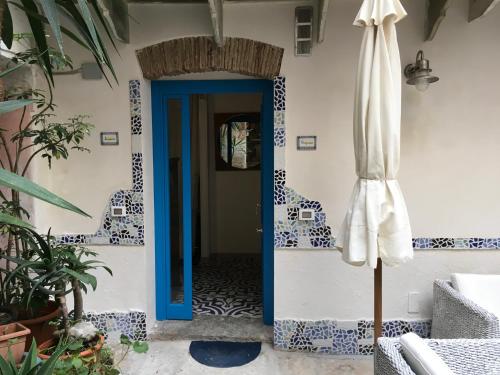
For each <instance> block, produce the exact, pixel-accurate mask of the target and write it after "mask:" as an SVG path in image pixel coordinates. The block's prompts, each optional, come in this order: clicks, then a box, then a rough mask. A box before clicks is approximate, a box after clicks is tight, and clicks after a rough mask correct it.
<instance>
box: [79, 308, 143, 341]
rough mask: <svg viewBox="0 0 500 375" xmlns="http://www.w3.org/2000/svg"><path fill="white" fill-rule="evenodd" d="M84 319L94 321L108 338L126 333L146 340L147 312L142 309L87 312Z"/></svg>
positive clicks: (132, 338)
mask: <svg viewBox="0 0 500 375" xmlns="http://www.w3.org/2000/svg"><path fill="white" fill-rule="evenodd" d="M83 318H84V320H87V321H89V322H92V324H94V326H95V327H96V328H97V329H98V330H100V331H101V332H102V333H103V334H104V336H105V337H106V338H108V336H110V335H113V334H115V335H121V334H123V335H125V336H127V337H128V338H129V339H131V340H142V341H143V340H146V339H147V330H146V313H145V312H142V311H129V312H104V313H93V312H89V313H85V314H84V317H83Z"/></svg>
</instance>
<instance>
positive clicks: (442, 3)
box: [425, 0, 473, 41]
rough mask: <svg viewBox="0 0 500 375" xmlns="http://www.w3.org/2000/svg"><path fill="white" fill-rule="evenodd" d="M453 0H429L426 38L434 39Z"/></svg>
mask: <svg viewBox="0 0 500 375" xmlns="http://www.w3.org/2000/svg"><path fill="white" fill-rule="evenodd" d="M471 1H473V0H471ZM451 3H452V0H427V14H426V17H425V40H427V41H428V40H433V39H434V37H435V36H436V33H437V31H438V29H439V26H440V25H441V22H443V20H444V18H445V17H446V11H447V10H448V8H449V7H450V4H451Z"/></svg>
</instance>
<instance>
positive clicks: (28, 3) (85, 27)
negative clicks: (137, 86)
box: [0, 0, 117, 85]
mask: <svg viewBox="0 0 500 375" xmlns="http://www.w3.org/2000/svg"><path fill="white" fill-rule="evenodd" d="M9 5H10V6H12V7H15V8H18V9H19V10H21V11H22V12H23V13H24V14H25V16H26V17H27V19H28V23H29V27H30V29H31V34H32V37H33V41H34V44H35V46H36V50H37V52H38V55H39V56H40V58H41V61H40V64H39V65H40V67H41V68H42V70H43V71H44V72H45V74H46V75H47V77H48V78H49V84H50V85H54V78H53V65H52V62H51V58H50V52H49V42H48V38H47V30H46V28H47V26H49V27H50V29H51V30H52V35H53V37H54V39H55V42H56V44H57V48H58V50H59V51H60V53H61V54H63V55H64V41H63V35H66V37H68V38H69V39H71V40H72V41H74V42H76V43H77V44H78V45H79V46H81V47H82V48H84V49H86V50H88V51H89V52H90V53H91V54H92V55H93V57H94V59H95V61H96V63H97V64H98V65H99V67H100V68H101V70H102V71H103V73H105V72H104V67H107V69H109V71H110V72H111V74H112V75H113V77H114V79H115V81H116V80H117V79H116V74H115V72H114V69H113V64H112V62H111V59H110V58H109V55H108V52H107V49H106V45H105V43H104V41H103V37H102V36H101V32H100V30H104V33H105V34H106V35H107V38H108V39H109V40H110V41H111V44H112V45H113V47H114V48H115V50H116V45H115V43H114V40H113V37H112V34H111V30H110V28H109V26H108V24H107V22H106V20H105V18H104V15H103V12H102V9H101V7H100V6H99V2H98V0H89V1H87V0H78V1H73V0H39V1H37V0H20V1H19V2H18V1H6V0H1V1H0V15H1V19H0V29H1V38H2V41H3V42H4V44H5V45H6V46H7V48H8V49H11V48H12V43H13V41H14V39H15V34H14V32H13V30H14V27H13V24H12V16H11V12H10V9H9ZM92 12H93V13H94V14H95V17H94V16H93V15H92ZM62 17H64V20H65V22H67V23H69V27H64V26H62V25H61V18H62ZM73 30H74V31H73ZM105 76H106V74H105ZM106 79H108V78H107V77H106ZM108 82H109V80H108Z"/></svg>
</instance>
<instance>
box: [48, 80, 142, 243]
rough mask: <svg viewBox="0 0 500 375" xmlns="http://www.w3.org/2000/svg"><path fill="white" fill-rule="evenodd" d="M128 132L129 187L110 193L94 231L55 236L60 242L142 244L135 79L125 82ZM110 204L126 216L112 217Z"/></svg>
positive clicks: (138, 109)
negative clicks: (127, 102) (129, 149)
mask: <svg viewBox="0 0 500 375" xmlns="http://www.w3.org/2000/svg"><path fill="white" fill-rule="evenodd" d="M129 102H130V133H131V137H132V142H131V143H132V150H131V151H132V156H131V160H132V165H131V169H132V189H130V190H119V191H116V192H114V193H113V194H111V197H110V199H109V200H108V203H107V204H106V207H105V208H104V214H103V218H102V220H101V224H100V226H99V229H98V230H97V231H96V233H94V234H64V235H60V236H56V239H57V240H58V241H59V242H61V243H67V244H85V245H132V246H133V245H135V246H137V245H144V199H143V157H142V117H141V105H142V103H141V86H140V82H139V80H132V81H130V82H129ZM111 206H125V208H126V213H127V214H126V216H124V217H112V216H111Z"/></svg>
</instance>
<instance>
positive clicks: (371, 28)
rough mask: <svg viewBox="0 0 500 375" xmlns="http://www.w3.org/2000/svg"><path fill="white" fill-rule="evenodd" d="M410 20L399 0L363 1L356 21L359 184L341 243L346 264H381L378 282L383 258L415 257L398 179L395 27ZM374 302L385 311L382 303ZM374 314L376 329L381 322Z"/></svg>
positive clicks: (389, 262) (398, 63)
mask: <svg viewBox="0 0 500 375" xmlns="http://www.w3.org/2000/svg"><path fill="white" fill-rule="evenodd" d="M405 16H406V11H405V10H404V8H403V6H402V5H401V3H400V2H399V0H364V1H363V4H362V6H361V9H360V11H359V13H358V15H357V17H356V20H355V21H354V25H355V26H359V27H363V28H364V36H363V42H362V45H361V52H360V57H359V65H358V73H357V78H356V92H355V105H354V124H353V125H354V152H355V156H356V173H357V175H358V181H357V182H356V185H355V186H354V191H353V194H352V197H351V202H350V208H349V210H348V212H347V214H346V217H345V220H344V224H343V227H342V230H341V233H340V236H339V243H340V247H342V252H343V259H344V260H345V261H346V262H348V263H350V264H354V265H362V264H365V263H367V264H368V266H370V267H372V268H377V265H378V266H379V267H378V269H379V271H380V273H379V274H377V275H376V280H377V279H380V280H381V262H380V260H379V259H381V260H382V261H383V262H384V263H385V264H387V265H391V266H395V265H398V264H400V263H403V262H405V261H407V260H409V259H411V258H412V257H413V247H412V240H411V229H410V221H409V218H408V213H407V209H406V204H405V201H404V198H403V194H402V193H401V189H400V187H399V184H398V182H397V180H396V175H397V172H398V169H399V160H400V156H399V148H400V127H401V60H400V56H399V47H398V41H397V34H396V23H397V22H398V21H400V20H401V19H402V18H404V17H405ZM379 289H381V285H380V288H379ZM378 293H379V294H378ZM377 296H379V297H380V299H381V290H378V291H377V290H376V297H377ZM375 302H376V305H377V302H379V303H380V306H378V307H377V308H378V309H379V310H381V301H377V300H376V301H375ZM379 312H380V311H379ZM375 315H376V317H375V318H376V319H375V320H376V330H377V324H381V323H380V322H377V318H379V319H380V320H381V317H377V313H376V314H375ZM378 333H380V332H378Z"/></svg>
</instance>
